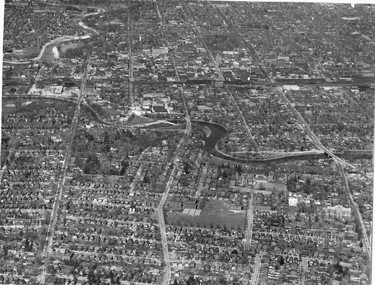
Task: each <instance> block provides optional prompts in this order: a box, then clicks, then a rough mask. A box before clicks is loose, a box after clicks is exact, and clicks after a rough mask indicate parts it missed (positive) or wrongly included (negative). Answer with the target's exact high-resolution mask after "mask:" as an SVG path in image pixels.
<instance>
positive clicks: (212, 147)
mask: <svg viewBox="0 0 375 285" xmlns="http://www.w3.org/2000/svg"><path fill="white" fill-rule="evenodd" d="M192 123H194V124H198V125H200V126H203V127H204V128H208V129H209V130H210V134H209V136H208V137H207V138H206V140H205V145H204V150H205V151H207V152H208V153H210V154H211V155H212V156H215V157H217V158H220V159H224V160H227V161H230V162H237V163H244V164H248V163H251V164H254V163H256V164H265V163H266V164H267V163H284V162H289V161H294V160H309V159H311V160H315V159H327V158H328V156H327V155H326V154H325V153H324V152H323V151H306V152H301V151H298V152H286V153H275V154H274V155H272V154H268V156H266V157H257V158H252V159H246V158H238V157H233V156H230V155H228V154H226V153H223V152H222V151H220V150H218V148H217V143H218V142H219V141H220V140H221V139H223V138H224V137H225V136H226V135H227V134H228V131H227V130H226V129H225V128H224V127H223V126H220V125H218V124H213V123H208V122H202V121H192ZM334 154H335V155H337V156H338V157H341V158H344V159H348V160H352V159H372V157H373V154H372V151H358V150H348V151H344V152H335V153H334Z"/></svg>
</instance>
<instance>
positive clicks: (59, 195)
mask: <svg viewBox="0 0 375 285" xmlns="http://www.w3.org/2000/svg"><path fill="white" fill-rule="evenodd" d="M88 65H89V56H87V58H86V59H85V62H84V66H85V68H84V72H83V75H82V80H81V88H80V94H79V97H78V99H77V107H76V110H75V112H74V117H73V120H72V128H71V132H70V140H69V142H68V144H67V145H66V151H65V157H64V164H63V166H62V170H61V175H60V179H59V183H58V189H57V195H56V197H55V201H54V204H53V208H52V215H51V220H50V224H49V227H48V233H47V238H48V241H47V245H46V247H45V249H44V254H43V257H44V265H43V268H42V274H41V276H40V278H39V282H40V284H45V278H46V267H47V266H48V265H49V259H50V255H51V253H52V246H53V240H54V236H55V230H56V223H57V219H58V211H59V207H60V203H61V199H62V194H63V190H64V184H65V180H66V174H67V172H68V168H69V164H70V160H71V155H72V146H73V142H74V137H75V134H76V131H77V127H78V122H79V116H80V111H81V103H82V100H83V98H84V96H85V88H86V80H87V69H88Z"/></svg>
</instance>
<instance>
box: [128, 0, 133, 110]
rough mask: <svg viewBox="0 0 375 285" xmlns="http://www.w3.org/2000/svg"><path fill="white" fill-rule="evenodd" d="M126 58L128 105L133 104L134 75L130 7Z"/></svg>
mask: <svg viewBox="0 0 375 285" xmlns="http://www.w3.org/2000/svg"><path fill="white" fill-rule="evenodd" d="M130 5H131V4H130V0H129V1H128V7H130ZM128 58H129V63H128V64H129V66H128V67H129V96H130V106H131V107H133V106H134V89H133V82H134V75H133V53H132V19H131V15H130V9H129V10H128Z"/></svg>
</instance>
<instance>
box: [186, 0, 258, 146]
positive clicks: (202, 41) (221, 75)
mask: <svg viewBox="0 0 375 285" xmlns="http://www.w3.org/2000/svg"><path fill="white" fill-rule="evenodd" d="M180 3H181V4H182V5H183V7H184V8H185V11H187V13H188V14H189V18H190V19H191V20H192V21H193V24H194V27H195V30H196V31H197V33H198V35H199V38H200V40H201V43H202V44H203V46H204V48H205V49H206V51H207V53H208V55H209V56H210V58H211V60H212V61H213V63H214V65H215V69H216V72H217V74H218V76H219V80H220V81H224V80H225V79H224V76H223V74H222V72H221V69H220V67H219V65H218V63H217V62H216V60H215V57H214V56H213V54H212V52H211V50H210V49H209V48H208V46H207V45H206V42H205V41H204V37H203V35H202V32H201V30H200V28H199V27H198V26H197V22H196V21H195V20H194V17H193V16H192V12H191V9H190V7H189V5H188V4H186V3H185V2H184V1H180ZM223 23H224V25H226V22H225V21H224V20H223ZM225 89H226V91H227V94H229V97H230V98H231V100H232V102H233V104H234V105H235V107H236V109H237V111H238V113H239V115H240V117H241V120H242V122H243V124H244V126H245V129H246V131H247V134H248V136H249V139H250V141H251V143H252V145H253V146H254V148H255V151H256V152H258V145H257V144H256V142H255V140H254V137H253V135H252V133H251V128H250V127H249V125H248V124H247V122H246V120H245V117H244V116H243V113H242V110H241V109H240V107H239V106H238V104H237V101H236V99H235V98H234V96H233V94H232V92H231V91H230V90H229V88H228V86H225Z"/></svg>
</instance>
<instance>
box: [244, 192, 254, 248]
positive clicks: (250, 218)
mask: <svg viewBox="0 0 375 285" xmlns="http://www.w3.org/2000/svg"><path fill="white" fill-rule="evenodd" d="M253 222H254V195H253V193H250V197H249V201H248V208H247V225H246V232H245V244H244V245H245V249H247V250H249V249H250V248H251V241H252V238H253Z"/></svg>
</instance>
